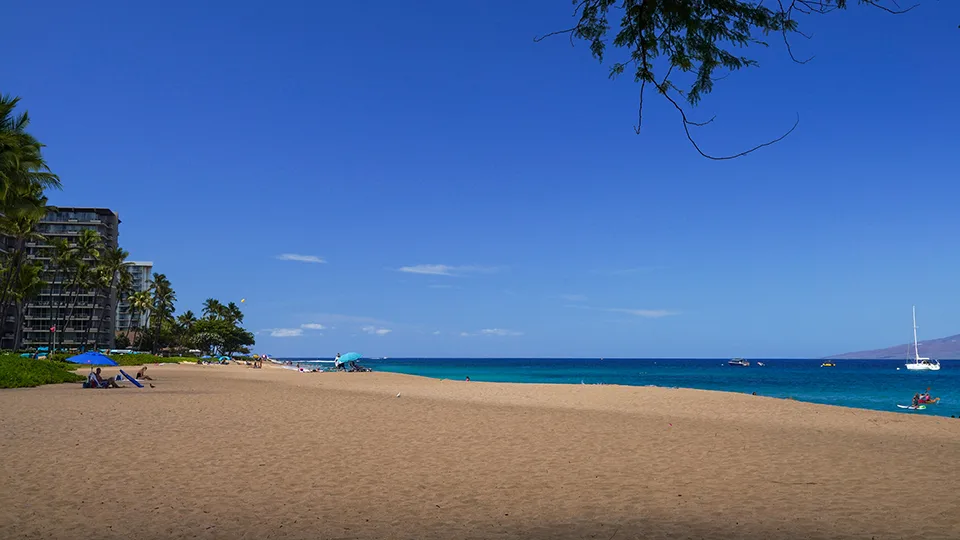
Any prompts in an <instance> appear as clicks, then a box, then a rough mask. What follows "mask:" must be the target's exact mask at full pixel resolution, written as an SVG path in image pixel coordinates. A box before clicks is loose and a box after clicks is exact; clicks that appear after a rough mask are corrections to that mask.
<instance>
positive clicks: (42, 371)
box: [0, 354, 84, 388]
mask: <svg viewBox="0 0 960 540" xmlns="http://www.w3.org/2000/svg"><path fill="white" fill-rule="evenodd" d="M76 367H77V366H71V365H69V364H64V363H62V362H55V361H51V360H34V359H32V358H20V357H19V356H15V355H9V354H5V355H0V388H25V387H30V386H40V385H42V384H59V383H67V382H81V381H83V380H84V378H83V377H82V376H80V375H77V374H76V373H72V372H71V371H70V370H71V369H76Z"/></svg>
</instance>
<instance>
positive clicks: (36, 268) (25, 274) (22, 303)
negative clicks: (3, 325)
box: [13, 263, 47, 350]
mask: <svg viewBox="0 0 960 540" xmlns="http://www.w3.org/2000/svg"><path fill="white" fill-rule="evenodd" d="M46 285H47V283H46V282H45V281H43V264H40V263H28V264H25V265H23V266H21V267H20V271H19V272H18V275H17V280H16V282H15V283H14V290H13V298H14V302H15V304H16V317H15V320H16V327H15V328H14V331H13V350H18V349H19V348H20V338H21V337H22V332H23V315H24V308H25V307H26V304H27V302H29V301H30V300H32V299H34V298H36V297H37V296H38V295H39V294H40V291H42V290H43V288H44V287H46Z"/></svg>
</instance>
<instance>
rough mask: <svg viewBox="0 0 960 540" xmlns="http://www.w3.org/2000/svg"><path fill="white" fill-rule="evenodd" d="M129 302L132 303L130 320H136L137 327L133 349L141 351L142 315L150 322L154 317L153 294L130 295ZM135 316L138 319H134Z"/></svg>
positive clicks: (135, 328) (145, 292) (142, 292)
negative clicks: (152, 308)
mask: <svg viewBox="0 0 960 540" xmlns="http://www.w3.org/2000/svg"><path fill="white" fill-rule="evenodd" d="M127 302H129V303H130V311H131V313H130V320H131V321H133V320H136V321H137V322H136V323H135V324H136V326H134V339H133V347H134V348H135V349H139V347H140V338H142V337H143V336H142V333H143V328H141V327H140V320H141V319H142V315H144V314H146V315H147V321H148V322H149V321H150V316H151V315H152V313H151V311H150V308H151V307H152V306H153V294H151V292H150V291H140V292H136V293H133V294H131V295H130V297H129V298H127ZM134 314H136V318H135V319H134Z"/></svg>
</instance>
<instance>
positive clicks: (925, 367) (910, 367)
mask: <svg viewBox="0 0 960 540" xmlns="http://www.w3.org/2000/svg"><path fill="white" fill-rule="evenodd" d="M906 366H907V371H940V366H939V365H938V364H906Z"/></svg>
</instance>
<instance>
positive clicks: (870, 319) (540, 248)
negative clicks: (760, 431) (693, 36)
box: [0, 0, 960, 357]
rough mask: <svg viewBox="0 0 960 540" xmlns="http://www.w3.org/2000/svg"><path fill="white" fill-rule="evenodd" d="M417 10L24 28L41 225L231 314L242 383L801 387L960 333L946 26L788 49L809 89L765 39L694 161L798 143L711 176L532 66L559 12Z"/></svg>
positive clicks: (566, 60)
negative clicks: (705, 377) (540, 365)
mask: <svg viewBox="0 0 960 540" xmlns="http://www.w3.org/2000/svg"><path fill="white" fill-rule="evenodd" d="M414 4H415V5H416V8H412V7H411V6H413V5H414ZM414 4H410V3H398V2H385V1H380V0H373V1H369V2H273V3H256V4H252V3H249V2H190V3H187V2H164V3H161V4H151V5H149V6H148V5H146V4H141V3H138V2H133V3H131V2H112V3H107V2H91V3H82V4H78V3H75V2H40V1H38V2H14V3H11V4H10V5H8V6H6V7H5V8H4V19H5V24H4V31H3V32H4V35H5V36H6V40H5V43H6V44H5V46H4V51H5V52H4V55H3V59H2V60H0V62H2V65H0V69H2V71H0V73H2V74H3V75H2V79H0V91H2V92H4V93H10V94H14V95H19V96H21V97H22V98H23V101H22V103H23V104H24V105H25V107H26V108H27V109H28V110H29V111H30V113H31V115H32V116H33V122H34V123H33V130H34V133H35V134H36V135H37V136H38V137H39V138H41V140H43V141H44V142H46V143H47V144H48V146H49V148H48V150H47V156H48V160H49V162H50V163H51V165H52V166H53V167H54V168H55V170H56V172H57V173H59V174H60V175H61V177H62V179H63V183H64V190H63V191H62V192H60V193H55V194H53V195H52V197H51V199H52V202H53V203H54V204H59V205H63V206H67V205H76V206H85V205H89V206H105V207H109V208H111V209H113V210H116V211H118V212H119V213H120V216H121V219H122V220H123V224H122V226H121V234H120V239H121V244H122V245H123V246H124V247H125V248H126V249H127V250H128V251H130V253H131V258H132V259H136V260H151V261H154V262H155V263H156V269H157V270H158V271H160V272H164V273H166V275H167V276H168V277H169V279H170V280H171V281H172V282H173V285H174V287H175V289H176V290H177V295H178V298H179V301H178V304H177V307H178V310H183V309H193V310H194V311H199V309H200V305H201V303H202V301H203V299H204V298H207V297H216V298H219V299H220V300H222V301H224V302H226V301H231V300H232V301H239V300H240V299H241V298H246V303H245V304H244V306H245V311H246V313H247V323H248V326H249V328H250V329H251V330H253V331H255V332H257V347H256V350H257V351H259V352H267V353H271V354H274V355H278V356H285V355H300V356H318V355H319V356H329V355H332V354H334V353H336V352H337V351H341V352H345V351H347V350H357V351H361V352H363V353H365V354H367V355H371V356H382V355H387V356H514V355H517V356H611V357H612V356H711V357H713V356H720V357H724V356H734V355H738V356H754V357H759V356H794V357H795V356H820V355H826V354H831V353H838V352H844V351H848V350H857V349H863V348H873V347H880V346H887V345H893V344H897V343H903V342H905V341H907V340H908V339H910V336H911V329H910V306H911V304H914V303H915V304H917V306H918V310H919V313H918V314H919V317H920V326H921V334H922V335H924V336H927V337H939V336H943V335H948V334H953V333H958V332H960V320H958V313H960V307H958V306H960V304H958V298H960V295H958V293H960V285H958V284H960V280H958V277H957V276H958V273H957V269H958V267H960V250H958V249H957V248H956V245H957V235H958V232H960V227H958V224H960V220H958V217H957V210H958V204H960V198H958V195H960V187H958V185H960V182H958V180H960V167H958V164H960V135H958V132H957V126H958V125H960V109H958V105H957V101H956V96H957V93H958V90H957V88H958V87H960V72H958V70H957V54H958V52H960V29H958V28H957V25H958V24H960V2H955V1H953V0H949V1H947V0H944V1H940V2H936V1H933V0H924V1H923V2H922V4H923V5H922V6H921V7H920V8H918V9H917V10H915V11H914V12H912V13H910V14H908V15H904V16H899V17H895V16H891V15H888V14H884V13H880V12H878V11H876V10H873V9H869V8H863V7H859V8H854V9H851V10H849V11H848V12H845V13H837V14H834V15H830V16H827V17H819V18H807V19H805V20H804V21H803V24H804V25H805V26H804V28H805V29H806V30H808V31H811V32H814V33H815V36H814V39H813V40H812V41H809V42H808V41H805V40H802V39H800V40H797V41H796V42H795V44H794V48H795V52H796V53H797V55H798V56H805V55H807V56H808V55H814V54H815V55H816V59H815V60H814V61H813V62H811V63H809V64H807V65H802V66H801V65H797V64H793V63H791V62H790V61H789V59H788V57H787V56H786V52H785V50H784V49H783V46H782V44H780V42H779V41H778V40H777V39H776V36H773V37H771V45H772V46H771V47H770V48H769V49H767V50H761V49H756V50H753V51H752V52H751V54H753V55H754V56H755V57H756V58H757V59H758V60H760V62H761V65H762V67H761V68H760V69H753V70H749V71H743V72H740V73H737V74H734V75H732V76H730V77H729V78H727V79H725V80H723V81H721V82H720V83H718V85H717V89H716V91H715V92H714V93H713V94H711V95H710V96H709V97H708V98H707V99H706V100H705V101H704V103H703V104H702V105H701V107H700V109H699V111H698V112H697V114H698V117H699V118H701V119H704V118H708V117H709V116H712V115H713V114H717V121H716V122H715V125H713V126H711V127H709V128H706V129H705V130H702V132H701V141H702V142H703V144H704V146H705V147H707V149H709V150H711V151H713V152H716V153H723V152H728V151H736V150H739V149H742V148H743V147H745V146H748V145H750V144H752V143H756V142H760V141H762V140H764V139H765V138H769V137H771V136H775V135H776V134H777V133H778V132H779V131H782V130H783V129H785V128H787V127H789V125H790V124H791V123H792V122H793V119H794V117H795V115H796V114H799V115H800V119H801V123H800V126H799V128H798V129H797V131H796V132H795V133H794V134H793V135H791V136H790V137H789V138H788V139H787V140H785V141H784V142H783V143H781V144H779V145H777V146H774V147H772V148H769V149H766V150H764V151H762V152H759V153H757V154H754V155H752V156H749V157H747V158H744V159H740V160H736V161H732V162H725V163H715V162H709V161H706V160H704V159H702V158H699V157H697V156H696V155H695V153H694V152H693V150H692V149H691V148H690V147H689V145H688V144H687V142H686V141H685V139H684V137H683V133H682V131H681V128H680V125H679V123H678V121H677V118H676V116H675V114H674V111H672V110H671V109H670V108H669V106H668V105H667V104H666V103H665V102H663V101H662V100H658V99H656V98H654V97H651V98H649V99H648V102H647V109H646V114H645V127H644V132H643V133H642V134H641V135H639V136H638V135H635V134H634V132H633V130H632V126H633V124H634V123H635V116H636V110H635V108H636V104H637V92H638V88H637V86H635V85H634V84H633V83H632V82H631V81H630V80H629V79H628V78H624V79H622V80H619V81H609V80H608V79H607V76H606V73H607V71H606V70H607V68H606V67H604V66H601V65H599V64H597V62H596V61H595V60H594V59H592V58H591V57H590V55H589V52H588V50H587V48H586V47H585V46H584V45H583V44H578V45H577V47H575V48H571V47H570V45H569V42H568V41H567V40H566V39H565V38H563V37H560V38H556V39H554V40H552V41H548V42H544V43H540V44H535V43H534V42H533V41H532V38H533V36H535V35H537V34H540V33H544V32H546V31H550V30H554V29H558V28H562V27H565V26H568V25H570V23H571V19H569V15H570V13H571V6H570V5H569V2H567V1H565V0H554V1H552V2H534V1H532V0H518V1H512V2H506V1H489V2H483V1H473V2H452V1H445V2H440V1H424V2H416V3H414ZM284 254H293V255H298V256H301V257H299V258H301V259H304V258H306V259H311V258H317V259H321V260H323V261H325V262H323V263H317V262H303V261H298V260H282V259H283V255H284ZM287 258H289V257H287ZM294 258H296V257H294ZM404 268H406V269H407V270H410V271H401V269H404ZM425 272H427V273H425ZM429 272H432V273H429ZM439 274H450V275H439ZM304 325H307V326H306V327H305V326H304ZM318 325H322V326H323V327H325V328H324V329H323V330H319V329H315V327H316V326H318ZM387 330H389V332H387Z"/></svg>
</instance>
